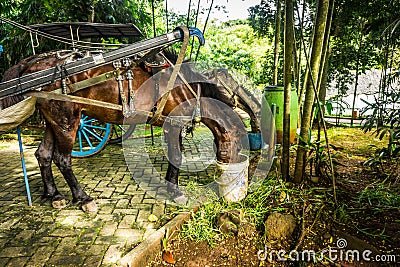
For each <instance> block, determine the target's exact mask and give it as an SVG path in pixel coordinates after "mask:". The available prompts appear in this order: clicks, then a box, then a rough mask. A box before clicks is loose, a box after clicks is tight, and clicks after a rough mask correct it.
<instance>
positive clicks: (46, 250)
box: [26, 246, 55, 267]
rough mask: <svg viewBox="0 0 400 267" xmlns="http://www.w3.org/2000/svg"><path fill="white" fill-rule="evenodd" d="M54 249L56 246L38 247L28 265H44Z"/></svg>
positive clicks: (34, 266) (33, 266) (32, 266)
mask: <svg viewBox="0 0 400 267" xmlns="http://www.w3.org/2000/svg"><path fill="white" fill-rule="evenodd" d="M54 250H55V249H54V247H50V246H41V247H38V249H37V250H36V252H35V254H33V255H32V257H31V258H30V259H29V261H28V262H27V265H26V267H37V266H44V264H45V262H46V261H47V260H48V259H49V258H50V256H51V254H52V253H53V252H54Z"/></svg>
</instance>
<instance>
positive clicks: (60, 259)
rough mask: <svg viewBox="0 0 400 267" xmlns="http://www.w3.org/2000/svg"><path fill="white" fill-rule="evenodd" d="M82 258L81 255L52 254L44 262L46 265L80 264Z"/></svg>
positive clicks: (73, 265) (82, 260) (74, 265)
mask: <svg viewBox="0 0 400 267" xmlns="http://www.w3.org/2000/svg"><path fill="white" fill-rule="evenodd" d="M83 262H84V258H83V256H81V255H54V256H52V257H51V258H50V259H49V260H48V261H47V263H46V266H57V267H58V266H71V267H76V266H81V265H82V264H83Z"/></svg>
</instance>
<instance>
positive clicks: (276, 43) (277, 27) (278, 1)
mask: <svg viewBox="0 0 400 267" xmlns="http://www.w3.org/2000/svg"><path fill="white" fill-rule="evenodd" d="M280 35H281V0H276V13H275V39H274V73H273V78H272V80H273V84H274V85H278V70H279V39H280V38H279V37H280Z"/></svg>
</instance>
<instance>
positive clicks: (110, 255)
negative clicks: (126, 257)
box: [103, 245, 124, 264]
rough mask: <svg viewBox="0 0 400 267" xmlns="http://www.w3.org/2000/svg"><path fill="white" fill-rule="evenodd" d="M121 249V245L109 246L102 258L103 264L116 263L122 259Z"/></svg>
mask: <svg viewBox="0 0 400 267" xmlns="http://www.w3.org/2000/svg"><path fill="white" fill-rule="evenodd" d="M123 250H124V249H123V248H122V247H121V245H111V246H110V247H109V248H108V250H107V252H106V254H105V255H104V258H103V264H110V263H116V262H117V261H118V260H119V259H121V257H122V252H123Z"/></svg>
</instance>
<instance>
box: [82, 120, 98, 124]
mask: <svg viewBox="0 0 400 267" xmlns="http://www.w3.org/2000/svg"><path fill="white" fill-rule="evenodd" d="M94 121H96V119H89V120H85V123H86V124H89V123H91V122H94Z"/></svg>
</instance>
